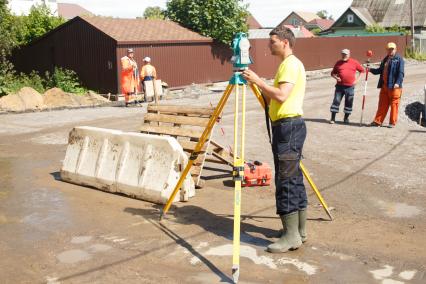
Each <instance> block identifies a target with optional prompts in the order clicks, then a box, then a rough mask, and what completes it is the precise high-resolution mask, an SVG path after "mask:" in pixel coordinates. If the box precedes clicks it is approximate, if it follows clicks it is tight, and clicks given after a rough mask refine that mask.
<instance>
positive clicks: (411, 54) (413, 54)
mask: <svg viewBox="0 0 426 284" xmlns="http://www.w3.org/2000/svg"><path fill="white" fill-rule="evenodd" d="M405 58H411V59H414V60H418V61H426V54H425V53H421V52H419V51H413V50H412V49H411V48H407V49H406V50H405Z"/></svg>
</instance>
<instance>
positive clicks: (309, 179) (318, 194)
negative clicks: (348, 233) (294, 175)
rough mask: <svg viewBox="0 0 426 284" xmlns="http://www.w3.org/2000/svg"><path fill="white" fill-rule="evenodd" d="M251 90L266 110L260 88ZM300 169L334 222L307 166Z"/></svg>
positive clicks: (253, 87) (301, 166)
mask: <svg viewBox="0 0 426 284" xmlns="http://www.w3.org/2000/svg"><path fill="white" fill-rule="evenodd" d="M250 88H251V89H252V91H253V93H254V95H255V96H256V98H257V100H258V101H259V103H260V105H261V106H262V107H263V108H265V102H264V101H263V99H262V94H261V93H260V90H259V88H258V87H257V86H256V85H254V84H251V85H250ZM300 168H301V170H302V172H303V175H304V176H305V178H306V179H307V180H308V182H309V184H310V186H311V187H312V189H313V191H314V192H315V194H316V196H317V197H318V200H319V201H320V203H321V205H322V207H323V208H324V210H325V212H326V213H327V215H328V217H330V220H333V216H332V215H331V213H330V210H328V207H327V204H326V203H325V201H324V199H323V198H322V196H321V193H320V191H319V190H318V188H317V186H316V185H315V183H314V182H313V180H312V178H311V177H310V175H309V173H308V171H307V170H306V168H305V166H304V165H303V163H302V162H300Z"/></svg>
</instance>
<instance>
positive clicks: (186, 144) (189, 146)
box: [177, 138, 207, 152]
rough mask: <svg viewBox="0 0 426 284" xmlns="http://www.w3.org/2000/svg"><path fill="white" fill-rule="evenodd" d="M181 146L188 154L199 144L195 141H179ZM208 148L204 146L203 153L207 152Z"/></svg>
mask: <svg viewBox="0 0 426 284" xmlns="http://www.w3.org/2000/svg"><path fill="white" fill-rule="evenodd" d="M177 140H178V142H179V144H180V145H181V146H182V148H183V150H185V151H188V152H192V151H194V149H195V146H196V145H197V143H198V142H195V141H188V140H183V139H179V138H178V139H177ZM206 148H207V145H206V144H204V145H203V147H201V152H205V151H206Z"/></svg>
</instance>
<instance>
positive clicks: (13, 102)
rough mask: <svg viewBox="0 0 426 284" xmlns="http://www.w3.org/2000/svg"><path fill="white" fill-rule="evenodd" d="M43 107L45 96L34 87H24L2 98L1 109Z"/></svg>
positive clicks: (38, 108)
mask: <svg viewBox="0 0 426 284" xmlns="http://www.w3.org/2000/svg"><path fill="white" fill-rule="evenodd" d="M43 108H44V103H43V96H42V95H40V93H39V92H37V91H36V90H34V89H33V88H28V87H24V88H22V89H21V90H20V91H19V92H17V93H16V94H11V95H7V96H4V97H1V98H0V109H2V110H5V111H15V112H19V111H27V110H41V109H43Z"/></svg>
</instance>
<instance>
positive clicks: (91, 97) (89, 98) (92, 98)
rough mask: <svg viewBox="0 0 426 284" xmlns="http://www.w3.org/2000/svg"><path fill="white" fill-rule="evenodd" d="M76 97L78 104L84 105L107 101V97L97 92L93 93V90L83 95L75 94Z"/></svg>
mask: <svg viewBox="0 0 426 284" xmlns="http://www.w3.org/2000/svg"><path fill="white" fill-rule="evenodd" d="M76 97H77V99H78V100H79V102H80V104H81V105H85V106H96V105H101V104H105V103H108V102H109V100H108V99H106V98H104V97H102V96H100V95H98V94H95V93H94V92H91V91H89V92H88V93H87V94H85V95H83V96H76Z"/></svg>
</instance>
